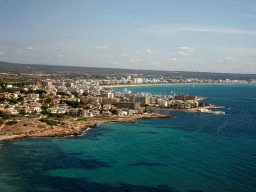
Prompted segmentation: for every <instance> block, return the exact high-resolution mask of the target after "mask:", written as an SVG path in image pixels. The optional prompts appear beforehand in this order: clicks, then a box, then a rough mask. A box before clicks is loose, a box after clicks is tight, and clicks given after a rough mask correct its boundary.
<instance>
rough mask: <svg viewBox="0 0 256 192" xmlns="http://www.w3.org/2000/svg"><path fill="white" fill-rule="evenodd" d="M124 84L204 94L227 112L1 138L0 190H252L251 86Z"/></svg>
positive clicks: (254, 133)
mask: <svg viewBox="0 0 256 192" xmlns="http://www.w3.org/2000/svg"><path fill="white" fill-rule="evenodd" d="M122 89H123V88H115V90H119V91H120V90H122ZM128 89H129V90H131V91H132V92H136V91H138V92H149V93H152V94H167V95H169V94H171V92H175V93H182V94H183V93H184V94H191V95H198V96H202V97H210V99H209V100H207V101H204V102H205V103H213V104H217V105H221V106H225V107H228V109H224V110H223V111H225V112H226V113H227V114H226V115H213V114H195V113H171V112H168V111H165V112H161V113H163V114H167V115H173V116H175V117H176V118H172V119H148V120H139V121H137V122H136V123H112V124H101V125H99V126H98V127H96V128H94V129H90V130H87V131H85V132H84V133H83V135H81V136H76V137H65V138H29V139H23V140H19V141H11V142H2V143H1V144H0V191H7V192H9V191H11V192H14V191H18V192H20V191H33V192H34V191H35V192H37V191H56V192H57V191H58V192H59V191H77V192H79V191H138V192H139V191H187V192H196V191H205V192H206V191H256V85H237V84H189V85H183V84H179V85H161V86H144V87H128Z"/></svg>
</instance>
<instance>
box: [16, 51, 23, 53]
mask: <svg viewBox="0 0 256 192" xmlns="http://www.w3.org/2000/svg"><path fill="white" fill-rule="evenodd" d="M14 52H15V53H23V51H14Z"/></svg>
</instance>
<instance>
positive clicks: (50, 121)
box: [40, 118, 58, 125]
mask: <svg viewBox="0 0 256 192" xmlns="http://www.w3.org/2000/svg"><path fill="white" fill-rule="evenodd" d="M40 121H41V122H45V123H47V125H57V124H58V122H57V121H54V120H50V119H48V118H42V119H40Z"/></svg>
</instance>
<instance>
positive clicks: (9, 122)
mask: <svg viewBox="0 0 256 192" xmlns="http://www.w3.org/2000/svg"><path fill="white" fill-rule="evenodd" d="M5 124H6V125H14V124H18V121H17V120H12V121H8V122H7V123H5Z"/></svg>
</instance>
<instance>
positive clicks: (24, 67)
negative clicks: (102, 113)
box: [0, 62, 256, 80]
mask: <svg viewBox="0 0 256 192" xmlns="http://www.w3.org/2000/svg"><path fill="white" fill-rule="evenodd" d="M0 72H1V73H7V72H8V73H15V74H20V73H36V72H39V73H46V74H51V75H56V74H58V75H60V74H63V75H64V74H65V76H76V77H79V76H80V75H98V76H106V75H114V74H116V75H123V74H128V73H130V74H141V75H144V76H159V77H160V76H167V77H173V78H177V79H179V78H199V79H212V80H217V79H231V80H233V79H237V80H250V79H256V74H234V73H210V72H188V71H160V70H157V71H155V70H136V69H118V68H96V67H76V66H59V65H37V64H18V63H8V62H0Z"/></svg>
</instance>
